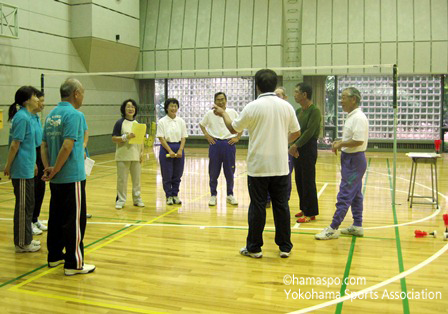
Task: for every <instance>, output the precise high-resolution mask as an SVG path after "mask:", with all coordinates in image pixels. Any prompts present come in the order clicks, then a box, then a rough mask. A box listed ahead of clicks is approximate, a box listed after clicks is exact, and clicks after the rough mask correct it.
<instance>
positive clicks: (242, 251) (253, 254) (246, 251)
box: [240, 247, 263, 258]
mask: <svg viewBox="0 0 448 314" xmlns="http://www.w3.org/2000/svg"><path fill="white" fill-rule="evenodd" d="M240 254H241V255H244V256H249V257H252V258H261V257H263V252H261V251H260V252H258V253H251V252H249V251H248V250H247V248H245V247H243V248H242V249H241V250H240Z"/></svg>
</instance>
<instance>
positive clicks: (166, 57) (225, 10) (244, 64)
mask: <svg viewBox="0 0 448 314" xmlns="http://www.w3.org/2000/svg"><path fill="white" fill-rule="evenodd" d="M140 7H141V8H140V10H141V16H140V21H141V23H142V28H141V37H142V38H141V49H142V55H141V61H140V69H141V70H144V71H152V70H160V71H164V70H192V69H221V68H228V69H230V68H252V67H259V68H264V67H278V66H281V65H282V59H283V58H282V31H283V28H282V18H283V10H282V0H256V1H255V0H218V1H211V0H185V1H184V0H143V1H141V4H140ZM239 74H240V75H250V74H251V73H239ZM217 75H226V76H235V75H236V73H235V72H225V73H212V74H210V76H212V77H213V76H217ZM187 76H191V75H187ZM199 76H207V74H200V75H199ZM164 77H166V76H164ZM172 77H179V75H172Z"/></svg>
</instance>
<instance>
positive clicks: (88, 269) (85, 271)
mask: <svg viewBox="0 0 448 314" xmlns="http://www.w3.org/2000/svg"><path fill="white" fill-rule="evenodd" d="M95 268H96V267H95V265H89V264H84V266H83V267H82V268H81V269H68V268H65V269H64V273H65V275H66V276H73V275H78V274H88V273H92V272H93V271H94V270H95Z"/></svg>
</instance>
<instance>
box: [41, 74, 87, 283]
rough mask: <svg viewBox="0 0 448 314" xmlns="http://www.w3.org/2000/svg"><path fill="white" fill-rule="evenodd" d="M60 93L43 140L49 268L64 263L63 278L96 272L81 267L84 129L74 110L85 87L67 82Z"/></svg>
mask: <svg viewBox="0 0 448 314" xmlns="http://www.w3.org/2000/svg"><path fill="white" fill-rule="evenodd" d="M60 93H61V100H62V101H61V102H60V103H59V104H58V105H57V107H56V108H54V109H53V110H52V111H51V112H50V114H49V115H48V116H47V119H46V120H45V126H44V132H43V140H42V162H43V164H44V166H45V171H44V176H43V179H44V180H46V181H50V190H51V199H50V218H49V220H48V240H47V246H48V266H49V267H55V266H57V265H59V264H62V263H65V265H64V272H65V275H67V276H72V275H76V274H88V273H91V272H93V271H94V270H95V265H88V264H84V245H83V238H84V232H85V228H86V193H85V184H86V173H85V168H84V129H83V118H82V114H81V113H80V112H79V111H78V110H77V109H79V108H80V107H81V106H82V102H83V100H84V88H83V86H82V84H81V83H80V82H79V81H78V80H76V79H67V80H66V81H65V82H64V83H62V85H61V88H60ZM64 248H65V254H64V253H63V250H64Z"/></svg>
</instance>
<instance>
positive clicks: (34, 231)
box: [31, 223, 42, 235]
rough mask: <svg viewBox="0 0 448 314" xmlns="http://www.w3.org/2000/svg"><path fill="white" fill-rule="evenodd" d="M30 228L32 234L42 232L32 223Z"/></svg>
mask: <svg viewBox="0 0 448 314" xmlns="http://www.w3.org/2000/svg"><path fill="white" fill-rule="evenodd" d="M31 230H33V235H39V234H42V230H40V229H39V228H38V227H36V226H35V225H34V224H33V223H31Z"/></svg>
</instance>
